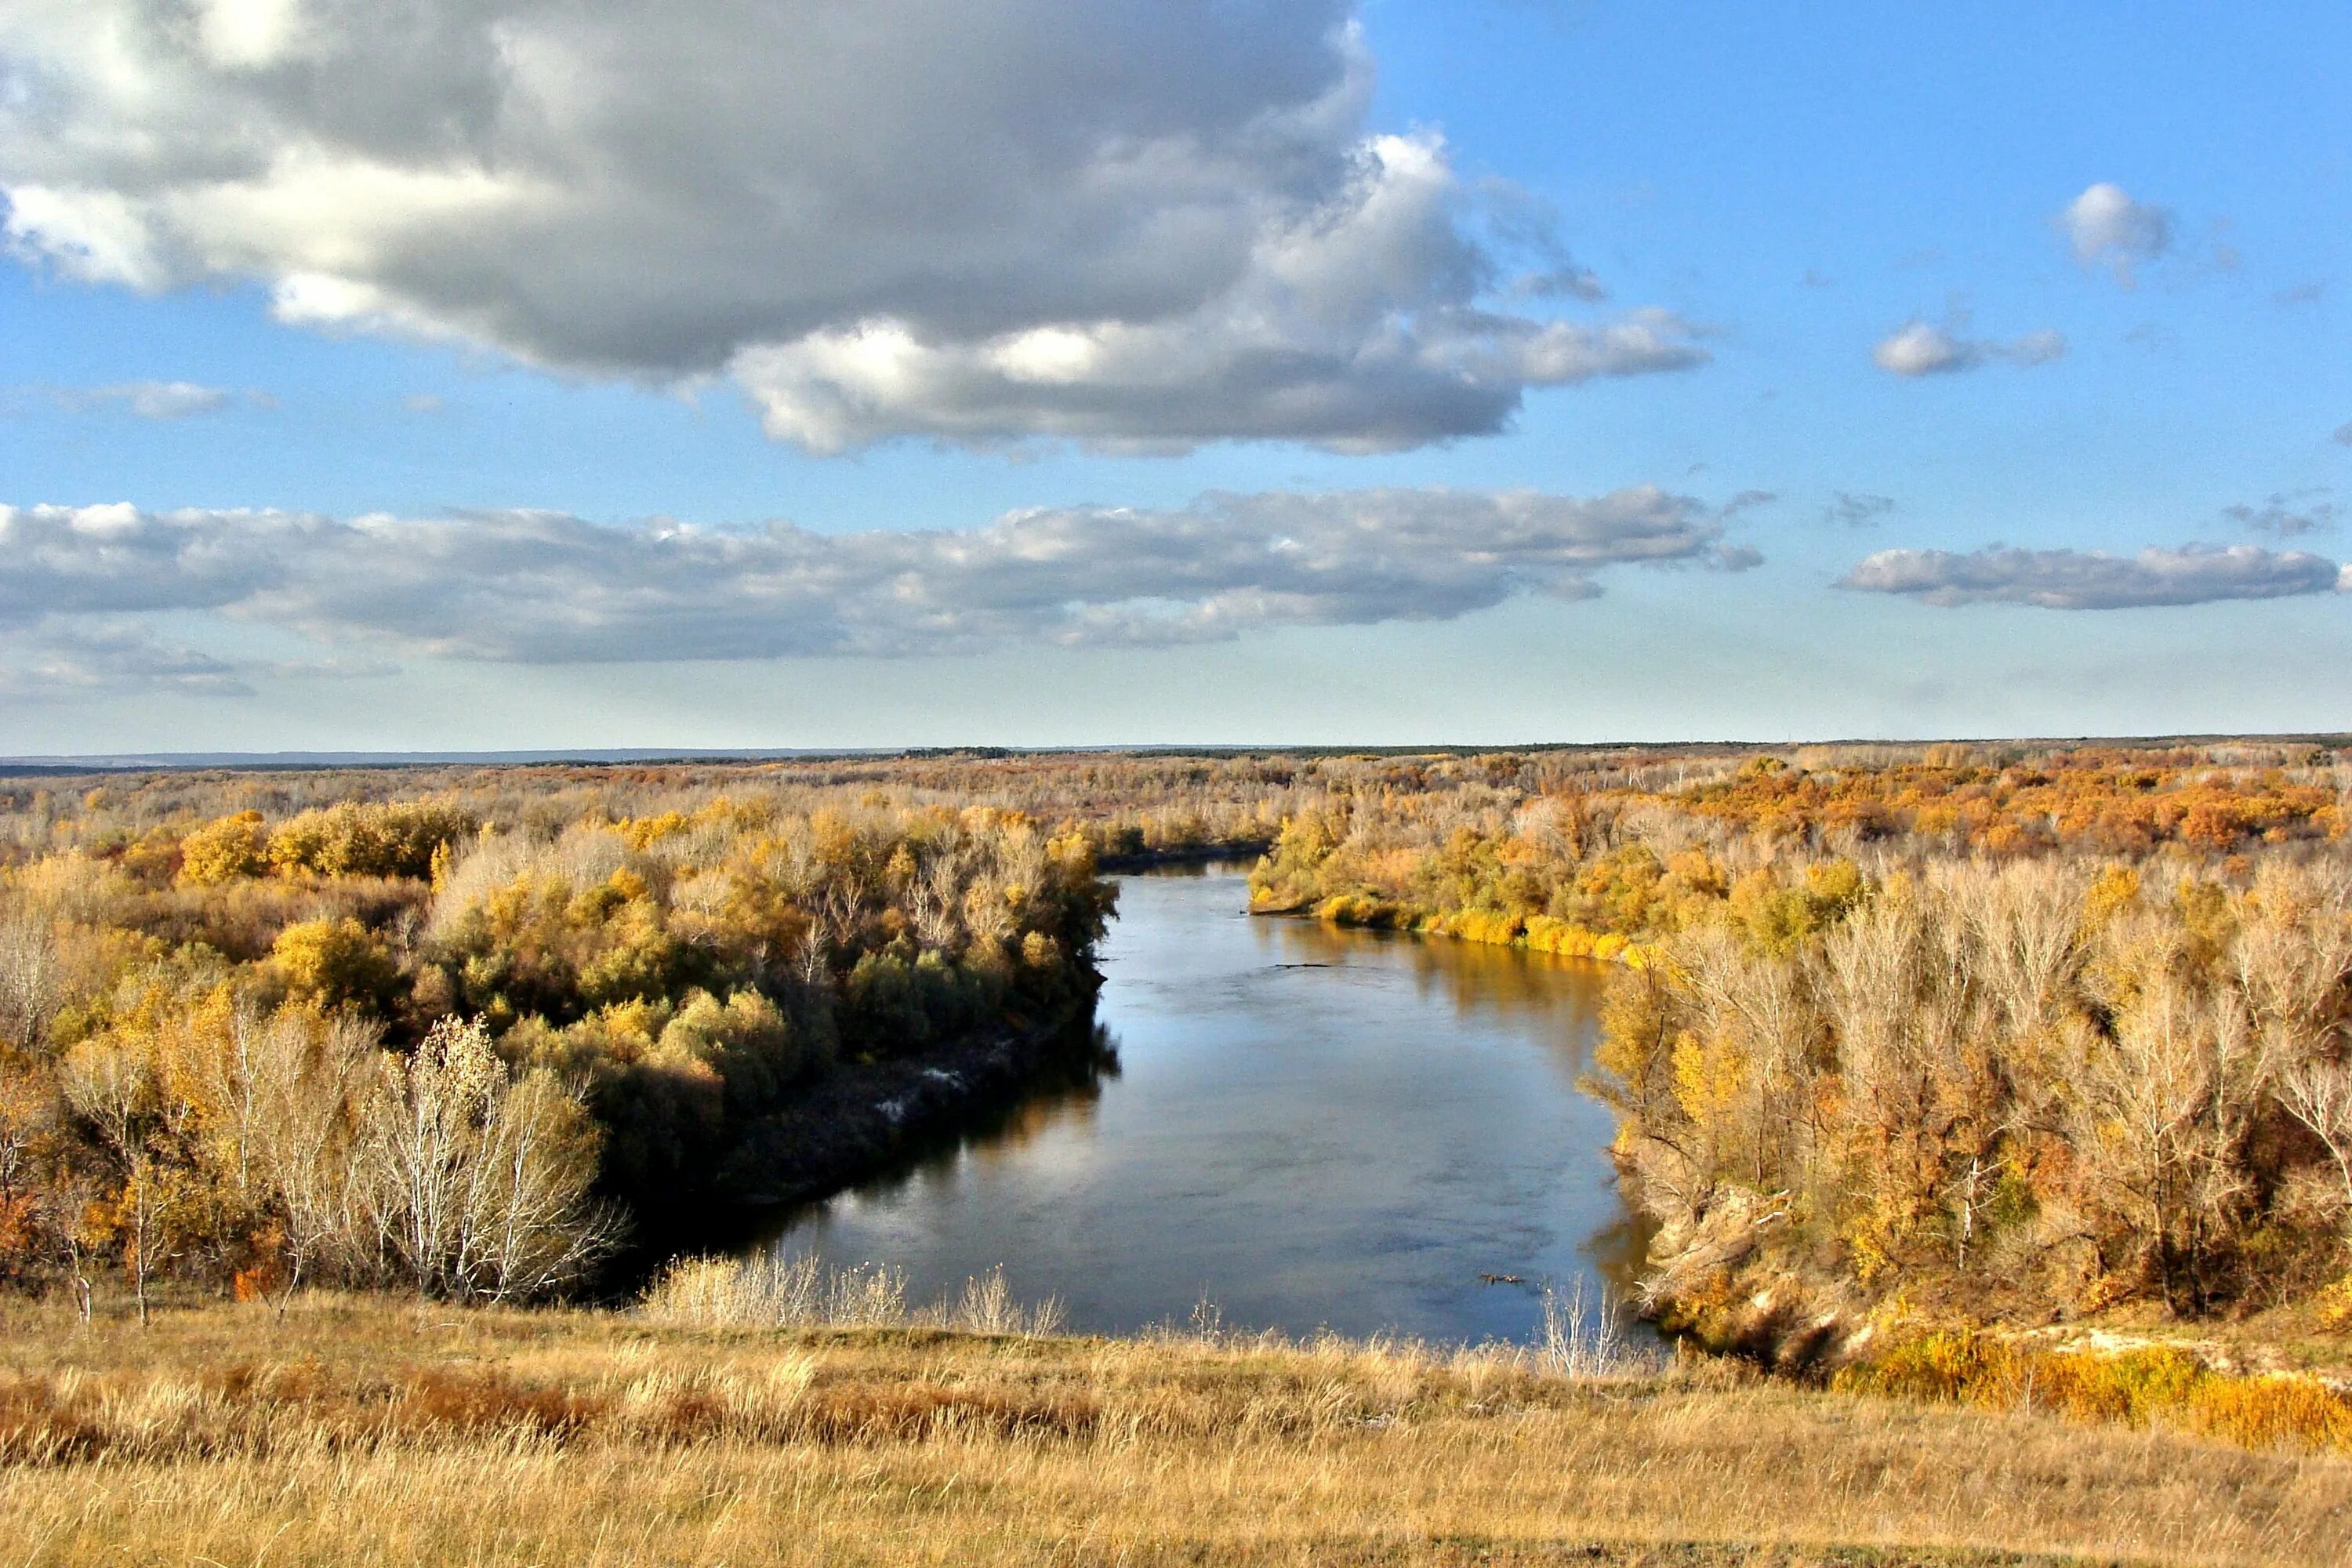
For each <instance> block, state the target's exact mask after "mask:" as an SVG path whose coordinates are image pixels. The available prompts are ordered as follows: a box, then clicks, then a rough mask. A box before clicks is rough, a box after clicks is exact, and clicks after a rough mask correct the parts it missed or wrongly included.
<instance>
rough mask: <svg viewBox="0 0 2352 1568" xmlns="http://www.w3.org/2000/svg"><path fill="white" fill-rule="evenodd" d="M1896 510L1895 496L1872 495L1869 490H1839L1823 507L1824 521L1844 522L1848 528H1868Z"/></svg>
mask: <svg viewBox="0 0 2352 1568" xmlns="http://www.w3.org/2000/svg"><path fill="white" fill-rule="evenodd" d="M1893 510H1895V498H1894V497H1893V496H1880V495H1872V494H1869V493H1868V492H1867V491H1853V490H1839V491H1837V492H1835V493H1834V494H1832V496H1831V498H1830V504H1829V505H1828V506H1826V507H1823V508H1822V521H1823V522H1842V523H1843V524H1845V525H1846V526H1847V527H1848V528H1868V527H1869V526H1871V525H1872V524H1873V523H1875V522H1880V521H1885V517H1886V514H1887V513H1888V512H1891V511H1893Z"/></svg>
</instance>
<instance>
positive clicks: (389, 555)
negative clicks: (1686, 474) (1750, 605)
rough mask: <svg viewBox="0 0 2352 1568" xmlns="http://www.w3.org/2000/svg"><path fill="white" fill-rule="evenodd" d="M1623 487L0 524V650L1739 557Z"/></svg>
mask: <svg viewBox="0 0 2352 1568" xmlns="http://www.w3.org/2000/svg"><path fill="white" fill-rule="evenodd" d="M1757 559H1758V557H1757V556H1756V554H1755V552H1753V551H1752V550H1748V549H1746V548H1745V547H1740V546H1735V545H1730V544H1727V543H1726V542H1725V540H1724V522H1723V518H1722V514H1721V513H1719V512H1717V511H1714V510H1709V509H1708V508H1706V507H1705V506H1703V505H1701V504H1700V503H1699V502H1698V501H1696V500H1693V499H1691V498H1689V497H1685V496H1678V495H1673V494H1669V493H1667V492H1665V491H1663V490H1660V489H1653V488H1648V487H1643V488H1636V489H1623V490H1618V491H1615V492H1612V493H1611V494H1608V495H1603V496H1599V497H1594V498H1590V499H1582V498H1577V497H1569V496H1555V495H1546V494H1540V493H1537V492H1533V491H1523V490H1521V491H1504V492H1495V493H1489V492H1474V491H1461V490H1447V489H1381V490H1361V491H1343V492H1334V493H1327V494H1289V493H1283V492H1274V493H1266V494H1255V495H1231V494H1213V495H1209V496H1205V497H1202V499H1201V500H1198V501H1196V502H1194V503H1192V505H1190V506H1188V507H1185V508H1181V509H1178V510H1160V511H1147V510H1131V509H1126V508H1106V507H1077V508H1063V509H1054V510H1026V511H1017V512H1011V513H1008V514H1006V515H1004V516H1003V517H1000V518H998V519H997V520H995V521H993V522H991V523H989V524H988V525H986V526H985V527H982V528H977V529H972V530H969V531H923V532H894V531H867V532H857V533H842V534H827V533H817V532H813V531H808V530H805V529H800V528H796V527H793V526H792V525H791V524H789V523H772V524H769V525H768V526H766V527H765V528H762V529H759V530H756V531H720V530H712V529H701V528H691V527H685V526H680V525H674V524H646V525H639V526H634V527H609V526H604V525H600V524H595V523H591V522H587V521H583V520H581V519H579V518H576V517H572V516H568V515H564V514H561V513H552V512H537V511H484V512H466V513H457V514H452V515H447V516H441V517H432V518H420V519H404V518H394V517H384V516H370V517H358V518H352V519H348V520H346V519H336V518H330V517H323V516H319V515H315V514H307V513H290V512H274V511H172V512H150V511H142V510H138V509H136V508H132V507H130V506H103V507H84V508H66V507H26V508H0V632H8V631H13V633H14V635H15V636H16V637H18V638H19V639H22V640H23V641H25V642H26V645H27V646H32V645H34V644H37V643H39V642H40V640H41V639H42V638H44V637H53V636H54V635H55V634H56V633H57V631H58V628H59V627H61V626H72V625H75V624H76V623H77V622H78V621H79V619H82V618H89V617H110V618H113V619H118V620H119V618H120V617H123V616H134V615H139V614H142V613H145V614H156V613H174V612H178V613H197V614H208V615H211V616H225V617H227V618H230V619H234V620H239V621H245V622H250V623H259V624H262V625H267V626H276V627H280V628H284V629H287V630H290V631H295V632H299V633H302V634H305V635H307V636H308V637H312V638H314V639H317V640H319V641H322V642H325V643H328V644H330V645H335V646H338V647H340V646H341V645H344V644H348V643H352V642H359V643H363V644H368V645H371V646H373V647H379V648H384V649H390V650H394V651H405V652H410V653H417V654H424V655H428V656H443V657H452V658H467V659H479V660H492V661H510V662H524V663H562V662H591V661H614V660H640V659H691V658H775V657H789V656H828V655H864V656H874V657H885V658H895V657H908V656H918V655H927V654H951V653H961V652H971V651H976V650H981V649H985V648H991V647H1000V646H1004V645H1007V644H1013V643H1020V642H1032V643H1046V644H1061V645H1067V646H1102V645H1111V646H1154V645H1163V644H1171V643H1191V642H1204V641H1217V640H1223V639H1226V638H1230V637H1236V636H1239V635H1241V634H1243V633H1245V632H1250V631H1255V630H1259V629H1264V628H1269V627H1276V626H1332V625H1367V624H1373V623H1378V622H1384V621H1396V620H1440V619H1448V618H1452V617H1454V616H1464V615H1468V614H1471V613H1473V612H1475V611H1477V610H1481V609H1485V608H1487V607H1489V606H1492V605H1497V604H1500V603H1502V602H1503V601H1504V600H1506V599H1508V598H1510V597H1513V596H1514V595H1522V594H1541V595H1550V596H1553V597H1557V598H1565V599H1577V598H1583V597H1588V596H1590V595H1592V594H1594V593H1597V592H1599V588H1598V586H1597V584H1596V583H1595V581H1594V574H1597V573H1599V572H1601V571H1602V570H1604V569H1606V568H1609V567H1612V566H1618V565H1624V564H1635V563H1648V564H1653V565H1700V566H1711V567H1717V568H1721V569H1730V570H1737V569H1738V568H1741V567H1745V566H1748V565H1752V564H1754V563H1755V562H1756V560H1757Z"/></svg>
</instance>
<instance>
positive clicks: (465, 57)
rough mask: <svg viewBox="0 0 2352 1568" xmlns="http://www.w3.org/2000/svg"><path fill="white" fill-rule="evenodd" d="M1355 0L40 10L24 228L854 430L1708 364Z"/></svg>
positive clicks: (369, 3) (1441, 430)
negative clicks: (1513, 267) (1414, 115)
mask: <svg viewBox="0 0 2352 1568" xmlns="http://www.w3.org/2000/svg"><path fill="white" fill-rule="evenodd" d="M1355 13H1356V0H1235V3H1233V4H1224V5H1214V6H1171V5H1167V4H1166V3H1165V0H1097V3H1096V4H1093V5H1087V6H1084V7H1078V8H1073V7H1070V6H1067V5H1055V4H1049V3H1047V0H866V3H864V4H861V5H760V4H753V3H751V0H723V3H716V4H699V5H688V6H680V5H674V4H666V3H664V0H610V3H607V4H601V5H593V6H590V5H548V4H544V3H543V0H180V3H179V4H175V5H157V4H155V3H154V0H10V3H9V4H8V5H5V6H0V69H5V70H6V71H7V72H8V73H9V76H10V78H11V79H12V81H13V82H14V83H15V84H16V87H17V89H18V90H16V91H15V92H13V93H8V94H0V188H5V192H6V195H7V198H8V204H9V210H8V214H7V218H6V234H7V237H8V239H9V241H10V243H11V244H12V245H13V246H14V247H16V250H17V251H18V252H19V253H21V254H23V255H26V256H30V257H36V258H42V259H44V260H46V262H47V264H49V265H51V266H53V267H55V268H58V269H59V270H61V271H64V272H67V273H68V274H71V275H73V276H75V277H79V278H83V279H93V280H104V281H111V282H117V283H121V284H126V285H128V286H131V287H132V288H137V289H163V288H169V287H174V286H179V285H184V284H188V283H192V282H196V281H201V280H209V279H257V280H259V281H260V282H262V283H263V284H265V285H266V286H267V287H268V288H269V289H270V290H271V291H272V298H273V300H274V301H275V305H276V309H277V310H278V314H279V315H280V316H281V317H282V318H283V319H285V320H287V321H294V322H300V323H307V324H313V325H323V326H332V327H340V328H344V329H352V328H357V329H362V330H369V331H399V332H410V333H420V334H425V335H430V336H435V337H445V338H453V339H458V340H463V341H467V342H478V343H486V344H490V345H494V346H496V347H498V348H500V349H503V350H505V351H508V352H509V353H513V354H516V355H518V356H520V357H521V358H523V359H525V360H528V361H530V362H532V363H539V364H542V365H548V366H554V367H561V368H563V369H566V370H570V371H574V372H583V373H587V374H601V375H610V376H617V377H623V378H632V379H639V380H647V381H655V382H668V381H674V380H678V379H691V378H695V377H699V376H704V375H710V374H732V375H734V376H735V377H736V378H737V379H738V380H739V381H740V383H741V384H742V386H743V388H744V390H745V392H746V394H747V395H749V396H751V398H752V400H753V401H754V403H755V404H756V405H757V406H758V407H759V409H760V411H761V416H762V418H763V421H764V422H765V424H766V426H767V428H768V429H769V430H770V431H772V433H773V434H775V435H776V436H778V437H781V438H782V439H786V440H791V441H795V442H799V443H801V444H803V445H804V446H807V447H812V448H814V449H817V450H826V451H830V450H836V449H839V448H842V447H850V446H856V445H858V444H860V443H865V442H870V441H874V440H878V439H882V438H886V437H892V436H900V435H914V436H920V437H934V438H940V439H947V440H952V441H959V442H971V443H988V442H997V441H1004V440H1018V439H1022V438H1024V437H1067V438H1076V439H1081V440H1086V441H1093V442H1103V443H1108V444H1112V445H1128V446H1141V447H1183V446H1189V445H1192V444H1196V443H1199V442H1202V441H1208V440H1218V439H1226V438H1240V439H1250V438H1271V439H1284V440H1302V441H1310V442H1316V443H1319V444H1322V445H1326V446H1329V447H1337V448H1342V449H1356V448H1367V447H1402V446H1411V445H1414V444H1418V443H1423V442H1428V441H1433V440H1443V439H1445V438H1448V437H1457V436H1465V435H1475V434H1481V433H1486V432H1490V431H1493V430H1496V429H1498V428H1500V427H1501V426H1503V425H1505V424H1506V423H1507V421H1508V420H1509V418H1510V417H1511V415H1512V413H1513V412H1514V410H1515V409H1516V408H1517V405H1518V403H1519V400H1520V398H1521V395H1522V394H1523V393H1524V391H1525V390H1526V389H1527V388H1528V387H1530V386H1549V385H1559V384H1570V383H1574V382H1578V381H1582V380H1586V379H1589V378H1591V377H1596V376H1611V375H1630V374H1644V373H1650V372H1656V371H1666V370H1678V369H1683V368H1686V367H1689V366H1692V365H1695V364H1697V363H1703V362H1704V361H1705V360H1706V357H1707V356H1706V349H1705V347H1704V345H1703V343H1702V342H1700V337H1701V334H1700V333H1699V332H1698V331H1696V330H1695V329H1694V328H1693V327H1692V326H1691V324H1690V323H1687V322H1685V321H1680V320H1678V319H1676V318H1675V317H1673V316H1671V315H1668V314H1665V313H1664V312H1659V311H1642V310H1634V311H1631V312H1627V313H1623V314H1621V315H1619V316H1617V317H1614V318H1603V319H1599V320H1591V321H1567V320H1562V319H1560V318H1559V317H1557V316H1555V315H1552V314H1549V313H1548V311H1537V312H1531V311H1530V310H1528V309H1526V308H1524V306H1525V301H1527V300H1532V299H1539V298H1540V299H1552V300H1567V301H1570V302H1576V301H1582V302H1585V303H1588V304H1589V302H1590V301H1591V300H1592V299H1593V298H1595V297H1597V296H1598V294H1599V293H1600V291H1601V289H1600V284H1599V282H1598V280H1597V279H1592V278H1591V275H1590V274H1589V273H1586V272H1584V271H1583V270H1582V269H1580V268H1576V267H1574V265H1573V263H1572V262H1570V261H1569V260H1568V259H1567V252H1566V250H1565V248H1564V247H1561V246H1559V243H1558V242H1557V240H1556V239H1555V238H1553V237H1550V236H1549V230H1548V226H1547V222H1546V220H1545V218H1544V216H1543V215H1542V214H1541V213H1540V211H1539V210H1537V209H1536V208H1534V207H1533V205H1532V204H1528V203H1525V202H1519V203H1517V204H1516V205H1514V204H1513V203H1512V202H1510V201H1508V200H1506V199H1505V198H1503V197H1501V196H1495V197H1494V198H1493V199H1491V200H1490V199H1489V193H1488V191H1487V190H1486V186H1483V185H1482V186H1479V187H1477V188H1473V187H1472V186H1471V185H1470V184H1466V183H1465V181H1464V180H1463V179H1462V178H1461V177H1460V176H1459V175H1458V174H1457V173H1456V171H1455V170H1454V166H1453V164H1452V162H1451V161H1450V159H1449V157H1448V155H1447V153H1446V150H1445V148H1444V144H1443V142H1441V141H1440V140H1439V139H1438V138H1437V137H1436V136H1435V135H1434V134H1432V133H1426V132H1417V133H1415V134H1412V135H1407V136H1381V135H1374V134H1370V132H1368V129H1367V124H1366V119H1367V107H1368V104H1369V102H1370V92H1371V65H1370V60H1369V58H1368V57H1367V55H1366V53H1365V50H1364V47H1363V45H1362V43H1361V41H1360V33H1359V30H1358V28H1357V26H1356V23H1355ZM192 18H193V22H194V25H193V26H191V25H190V23H191V19H192ZM1486 210H1491V211H1492V212H1493V213H1494V215H1495V216H1494V221H1493V222H1492V223H1488V224H1486V226H1485V229H1486V231H1488V232H1491V233H1493V234H1494V235H1495V237H1496V241H1495V243H1494V244H1491V245H1490V244H1486V243H1482V242H1481V241H1480V240H1479V239H1478V238H1476V237H1475V235H1476V233H1478V232H1480V231H1481V220H1480V216H1479V215H1480V213H1481V212H1482V211H1486ZM1522 254H1525V255H1528V256H1531V257H1533V258H1534V259H1535V260H1536V261H1537V262H1538V263H1539V268H1538V270H1537V271H1535V272H1533V273H1530V274H1529V275H1528V277H1526V278H1523V279H1517V280H1514V279H1509V278H1507V277H1506V276H1505V275H1504V274H1505V271H1506V268H1505V265H1504V259H1505V258H1506V257H1507V256H1517V255H1522ZM1504 300H1517V301H1520V302H1521V303H1520V306H1519V307H1515V308H1506V307H1504V306H1501V305H1499V304H1497V303H1496V302H1497V301H1504Z"/></svg>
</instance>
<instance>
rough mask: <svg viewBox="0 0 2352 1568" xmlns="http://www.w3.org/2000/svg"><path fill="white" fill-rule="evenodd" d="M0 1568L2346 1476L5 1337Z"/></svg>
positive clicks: (623, 1361)
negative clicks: (1, 1563)
mask: <svg viewBox="0 0 2352 1568" xmlns="http://www.w3.org/2000/svg"><path fill="white" fill-rule="evenodd" d="M0 1347H5V1349H0V1520H5V1521H6V1528H5V1531H0V1536H5V1545H0V1556H5V1560H6V1561H7V1562H9V1563H26V1564H43V1563H99V1562H104V1563H224V1564H226V1563H236V1564H247V1563H460V1562H463V1563H566V1564H590V1563H728V1564H751V1563H807V1564H820V1563H821V1564H845V1563H892V1564H896V1563H974V1564H993V1563H1363V1564H1374V1563H1378V1564H1397V1563H1556V1562H1579V1563H1655V1564H1699V1563H1705V1564H1714V1563H1854V1564H1862V1563H1874V1564H1887V1563H1993V1562H2002V1563H2005V1562H2011V1561H2018V1560H2020V1559H2021V1557H2022V1556H2027V1555H2032V1554H2047V1555H2049V1556H2053V1557H2056V1558H2060V1559H2063V1560H2070V1561H2093V1562H2103V1563H2104V1562H2167V1563H2343V1562H2347V1561H2352V1460H2347V1458H2344V1457H2342V1456H2340V1455H2326V1454H2311V1453H2305V1452H2301V1451H2284V1450H2271V1451H2265V1452H2247V1451H2243V1450H2241V1449H2237V1448H2232V1447H2221V1446H2219V1445H2214V1444H2210V1443H2205V1442H2200V1441H2198V1440H2196V1439H2193V1438H2189V1437H2186V1436H2178V1435H2171V1434H2165V1433H2158V1432H2135V1431H2131V1430H2127V1429H2123V1428H2116V1427H2101V1426H2074V1425H2069V1424H2066V1423H2063V1422H2061V1421H2058V1420H2056V1419H2053V1418H2050V1417H2044V1416H2032V1415H1996V1414H1987V1413H1982V1412H1975V1411H1964V1410H1956V1409H1941V1408H1920V1407H1916V1406H1905V1405H1896V1404H1892V1403H1882V1402H1877V1401H1874V1400H1866V1399H1858V1398H1852V1397H1845V1396H1840V1395H1833V1394H1820V1393H1812V1392H1807V1391H1803V1390H1801V1389H1797V1388H1793V1387H1790V1386H1788V1385H1785V1384H1763V1383H1756V1384H1744V1383H1737V1384H1735V1383H1725V1382H1720V1381H1717V1382H1713V1383H1710V1382H1709V1381H1708V1379H1709V1377H1711V1376H1714V1375H1715V1374H1698V1373H1688V1372H1683V1373H1666V1374H1664V1375H1660V1376H1656V1377H1643V1378H1619V1379H1607V1380H1590V1381H1581V1382H1580V1381H1574V1380H1570V1379H1566V1378H1561V1377H1557V1376H1549V1375H1546V1374H1545V1373H1542V1372H1541V1371H1540V1370H1539V1369H1538V1367H1537V1366H1536V1365H1535V1364H1534V1363H1532V1362H1531V1361H1530V1360H1529V1359H1528V1357H1526V1356H1525V1355H1515V1354H1509V1353H1483V1352H1428V1351H1423V1350H1415V1349H1412V1348H1411V1347H1403V1348H1398V1347H1380V1346H1364V1345H1360V1344H1346V1343H1339V1342H1330V1343H1308V1344H1304V1345H1293V1344H1280V1343H1276V1342H1262V1341H1257V1340H1239V1341H1237V1340H1233V1339H1224V1340H1200V1339H1184V1338H1161V1339H1143V1340H1129V1341H1103V1340H1091V1339H1080V1338H1040V1337H1032V1336H1023V1335H990V1334H981V1333H972V1332H960V1331H945V1330H940V1329H935V1328H900V1329H881V1330H877V1329H866V1330H844V1329H831V1330H805V1331H779V1330H742V1329H708V1328H692V1327H671V1326H663V1325H660V1324H657V1323H655V1322H652V1321H648V1320H646V1318H643V1317H641V1316H633V1315H628V1314H620V1313H597V1312H587V1311H554V1310H549V1311H530V1312H525V1311H520V1310H461V1309H457V1308H452V1307H447V1306H443V1305H426V1306H418V1305H412V1304H408V1303H403V1302H397V1301H392V1300H385V1299H383V1298H375V1299H364V1298H335V1297H309V1298H298V1299H297V1300H295V1301H294V1302H293V1303H292V1304H291V1306H290V1307H289V1308H288V1309H287V1310H285V1311H284V1312H283V1313H282V1314H281V1313H278V1312H276V1311H274V1310H272V1309H270V1308H268V1307H267V1306H246V1307H226V1306H211V1307H205V1308H201V1309H194V1310H173V1311H163V1312H159V1313H158V1314H157V1316H156V1319H155V1321H154V1322H153V1324H152V1327H151V1328H150V1329H148V1330H147V1331H143V1332H142V1331H140V1330H138V1329H137V1328H135V1327H133V1326H131V1325H129V1324H127V1323H116V1322H110V1321H105V1320H104V1319H101V1320H100V1321H99V1322H98V1323H97V1324H95V1325H92V1326H89V1327H82V1326H79V1325H78V1324H77V1323H76V1321H74V1317H73V1315H72V1313H71V1312H70V1311H69V1310H66V1309H64V1308H61V1307H50V1306H38V1305H33V1304H28V1303H23V1302H18V1303H13V1304H9V1305H6V1306H5V1307H0Z"/></svg>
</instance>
